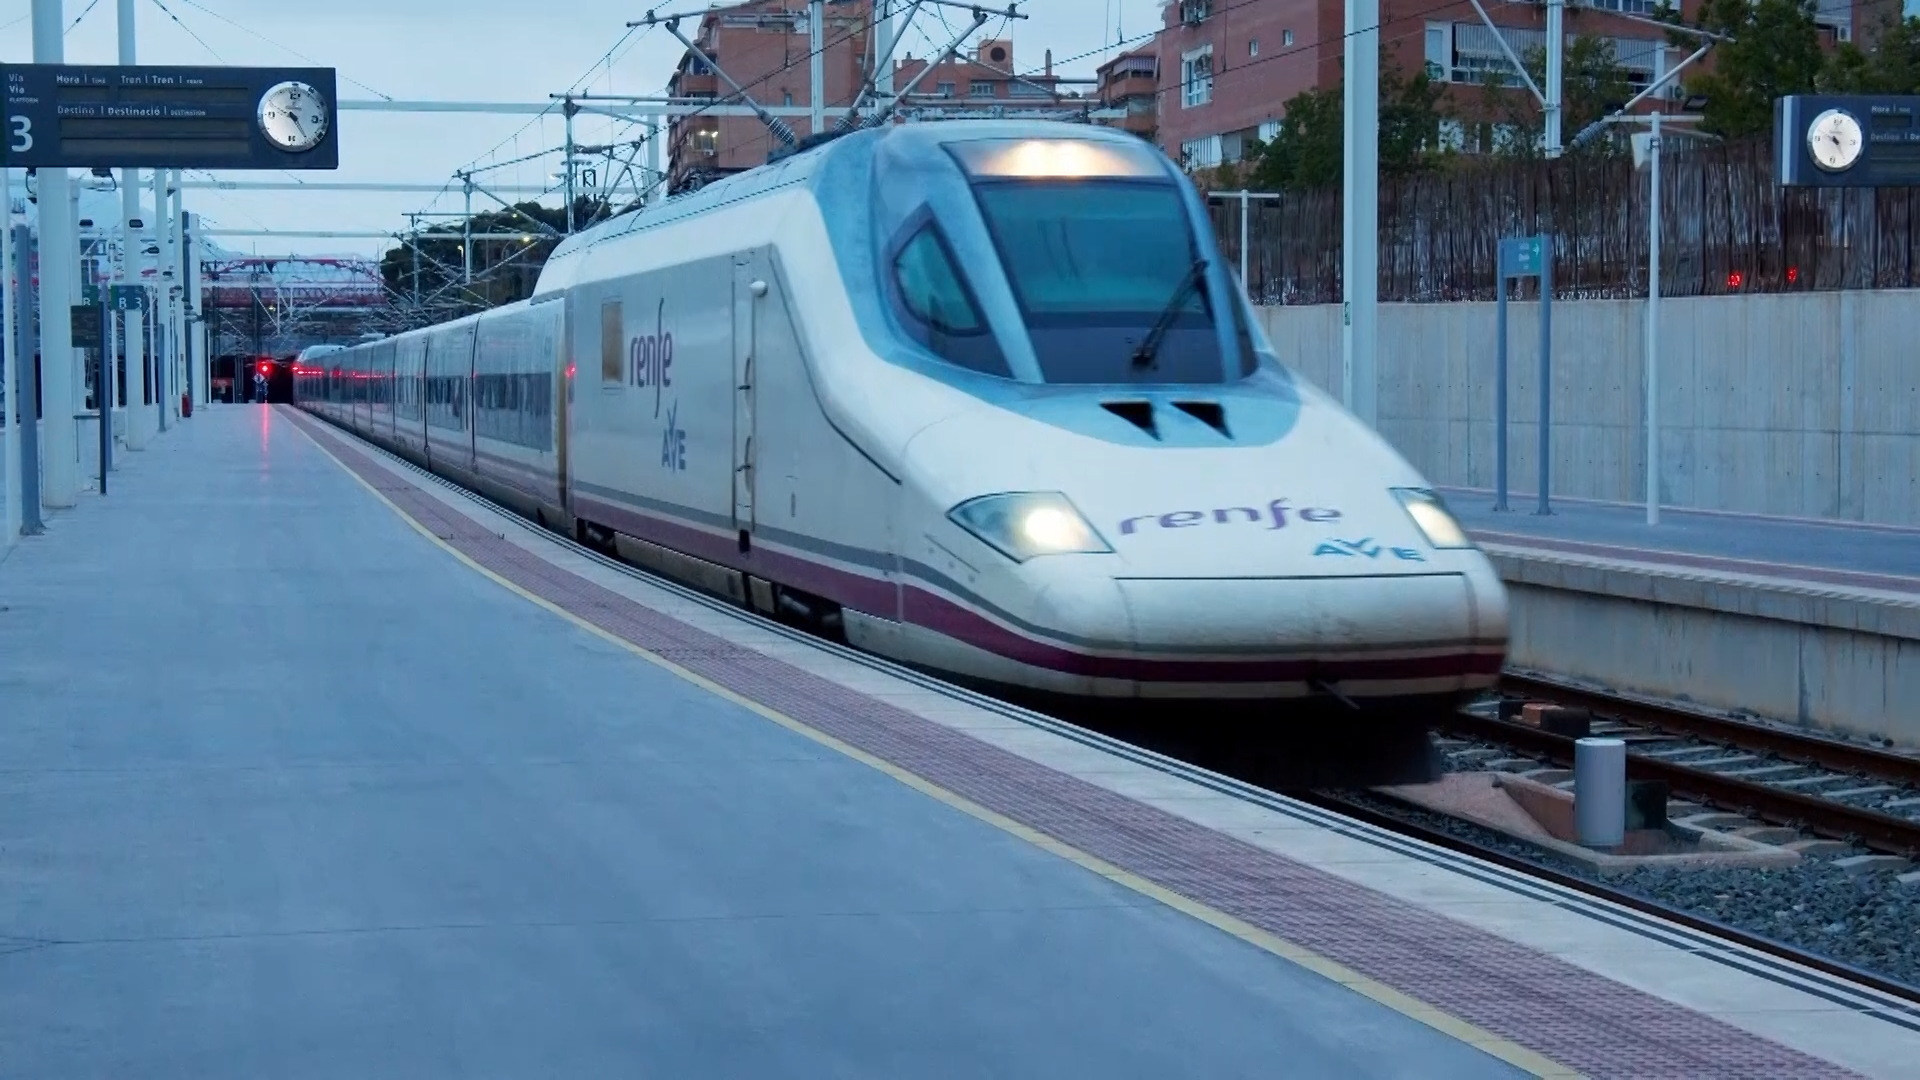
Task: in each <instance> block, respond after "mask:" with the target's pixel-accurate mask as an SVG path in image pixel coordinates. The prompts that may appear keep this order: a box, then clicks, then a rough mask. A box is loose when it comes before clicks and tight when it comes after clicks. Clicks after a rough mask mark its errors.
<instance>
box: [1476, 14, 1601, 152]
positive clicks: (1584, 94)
mask: <svg viewBox="0 0 1920 1080" xmlns="http://www.w3.org/2000/svg"><path fill="white" fill-rule="evenodd" d="M1520 62H1521V64H1523V65H1524V66H1525V67H1526V70H1527V75H1528V76H1530V77H1531V78H1532V79H1533V85H1535V86H1538V87H1541V88H1542V89H1545V87H1546V85H1547V51H1546V50H1545V49H1543V48H1538V47H1536V48H1532V49H1528V50H1527V51H1526V52H1525V53H1523V54H1522V55H1521V57H1520ZM1560 72H1561V81H1560V145H1561V146H1562V147H1566V148H1567V152H1568V153H1590V154H1608V153H1613V152H1616V150H1617V147H1618V146H1619V143H1618V142H1617V141H1616V140H1613V139H1595V140H1593V141H1592V142H1589V143H1587V144H1586V145H1585V146H1583V147H1581V148H1580V149H1579V150H1578V151H1576V150H1574V149H1572V147H1571V145H1570V144H1571V143H1572V142H1573V137H1574V136H1575V135H1578V134H1579V133H1580V132H1581V131H1582V130H1584V129H1585V128H1586V126H1587V125H1588V124H1591V123H1593V122H1594V121H1595V120H1598V119H1600V118H1601V117H1603V116H1605V115H1607V114H1608V113H1609V112H1611V111H1613V110H1614V109H1616V108H1618V107H1620V106H1621V105H1624V104H1626V103H1627V100H1628V99H1629V98H1631V97H1633V89H1632V87H1631V86H1629V85H1628V83H1627V69H1626V68H1624V67H1622V66H1621V64H1620V60H1619V58H1618V57H1617V56H1615V55H1614V50H1613V41H1612V40H1611V39H1608V38H1602V37H1593V36H1587V35H1582V36H1579V37H1573V38H1569V39H1568V40H1567V45H1566V52H1565V53H1564V54H1563V55H1562V57H1561V62H1560ZM1482 85H1483V86H1484V87H1485V94H1486V99H1485V106H1484V107H1485V109H1486V112H1487V115H1488V117H1489V119H1492V120H1493V121H1494V122H1496V123H1498V124H1500V125H1501V126H1502V127H1503V128H1504V129H1505V132H1506V133H1505V136H1504V137H1503V138H1500V139H1499V140H1498V141H1497V143H1496V145H1495V146H1494V147H1492V148H1491V149H1493V150H1494V151H1495V152H1497V153H1500V154H1502V155H1506V156H1510V157H1519V158H1539V157H1544V156H1545V155H1546V151H1547V114H1546V110H1544V109H1542V108H1541V107H1540V103H1539V102H1538V101H1536V100H1535V99H1534V96H1533V91H1531V90H1528V89H1527V88H1526V83H1525V82H1524V81H1523V80H1521V79H1520V78H1519V77H1518V76H1516V75H1515V73H1514V72H1513V71H1512V70H1511V68H1508V69H1505V70H1502V71H1489V72H1487V73H1486V77H1485V78H1484V80H1483V81H1482Z"/></svg>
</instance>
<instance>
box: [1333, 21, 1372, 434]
mask: <svg viewBox="0 0 1920 1080" xmlns="http://www.w3.org/2000/svg"><path fill="white" fill-rule="evenodd" d="M1346 63H1347V70H1346V79H1345V85H1346V90H1345V94H1346V102H1345V104H1346V114H1345V115H1346V136H1345V145H1344V148H1343V156H1344V159H1345V160H1344V162H1343V164H1344V166H1345V179H1346V193H1345V198H1344V200H1343V201H1344V203H1345V206H1344V212H1343V213H1342V215H1341V221H1342V225H1343V228H1342V230H1341V231H1342V233H1343V235H1342V238H1341V241H1342V242H1341V253H1340V287H1341V291H1342V292H1343V293H1344V294H1345V295H1344V297H1343V299H1344V301H1345V303H1344V306H1343V308H1342V312H1341V323H1342V327H1341V375H1342V380H1341V381H1342V383H1343V390H1344V391H1345V397H1346V405H1347V408H1348V409H1349V410H1350V411H1351V412H1352V413H1353V414H1354V415H1355V416H1356V417H1358V418H1359V419H1360V421H1361V422H1362V423H1364V424H1366V425H1368V426H1369V427H1372V426H1373V425H1374V423H1375V420H1376V410H1375V393H1376V391H1377V389H1378V368H1377V367H1376V366H1375V357H1376V352H1377V346H1378V344H1379V334H1380V326H1379V321H1378V317H1379V310H1380V305H1379V299H1380V249H1379V244H1380V226H1379V216H1380V0H1347V57H1346Z"/></svg>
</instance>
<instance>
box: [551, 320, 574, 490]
mask: <svg viewBox="0 0 1920 1080" xmlns="http://www.w3.org/2000/svg"><path fill="white" fill-rule="evenodd" d="M550 303H553V304H554V306H553V307H552V308H549V309H548V310H549V311H551V312H552V313H553V314H552V316H551V317H552V319H553V329H552V333H553V451H554V470H555V474H556V476H557V477H558V478H559V481H560V509H562V510H564V511H566V512H567V513H569V514H571V513H573V472H572V469H571V463H570V461H569V460H568V456H567V435H568V431H569V428H570V427H571V426H572V425H571V421H572V417H573V361H572V356H573V339H572V338H571V337H569V336H568V335H569V334H570V333H571V330H572V325H571V322H570V315H571V312H572V311H573V294H572V293H571V292H567V293H562V294H561V298H560V299H559V300H558V301H557V302H554V301H550Z"/></svg>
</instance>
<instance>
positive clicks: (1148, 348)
mask: <svg viewBox="0 0 1920 1080" xmlns="http://www.w3.org/2000/svg"><path fill="white" fill-rule="evenodd" d="M1206 272H1207V260H1205V259H1196V260H1194V263H1193V265H1192V266H1190V267H1188V268H1187V273H1186V276H1185V277H1182V278H1181V279H1180V287H1179V288H1177V289H1175V290H1174V291H1173V299H1171V300H1168V301H1167V306H1166V307H1165V308H1163V309H1162V310H1161V312H1160V318H1159V319H1158V320H1157V321H1155V322H1154V324H1153V329H1151V330H1149V331H1147V336H1146V337H1145V338H1142V339H1141V341H1140V347H1139V348H1137V349H1135V350H1133V366H1134V367H1136V368H1143V367H1151V366H1152V364H1153V354H1155V353H1157V352H1159V351H1160V339H1161V338H1163V337H1165V336H1166V334H1167V330H1168V329H1169V328H1171V327H1172V326H1173V320H1174V319H1175V318H1177V317H1178V316H1179V314H1180V309H1181V308H1182V307H1185V306H1186V303H1187V297H1189V296H1191V295H1193V290H1194V289H1196V288H1198V287H1199V285H1200V283H1201V282H1202V281H1203V280H1205V275H1206Z"/></svg>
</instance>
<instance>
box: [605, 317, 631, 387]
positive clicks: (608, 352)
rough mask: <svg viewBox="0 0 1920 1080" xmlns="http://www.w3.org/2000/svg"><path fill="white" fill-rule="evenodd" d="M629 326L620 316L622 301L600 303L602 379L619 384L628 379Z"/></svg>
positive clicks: (607, 382) (606, 382)
mask: <svg viewBox="0 0 1920 1080" xmlns="http://www.w3.org/2000/svg"><path fill="white" fill-rule="evenodd" d="M626 339H627V328H626V323H625V322H623V321H622V320H621V318H620V301H618V300H608V301H607V302H606V303H604V304H601V305H600V381H601V382H602V383H605V384H608V385H614V386H617V385H619V384H621V383H624V382H626V381H627V340H626Z"/></svg>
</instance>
